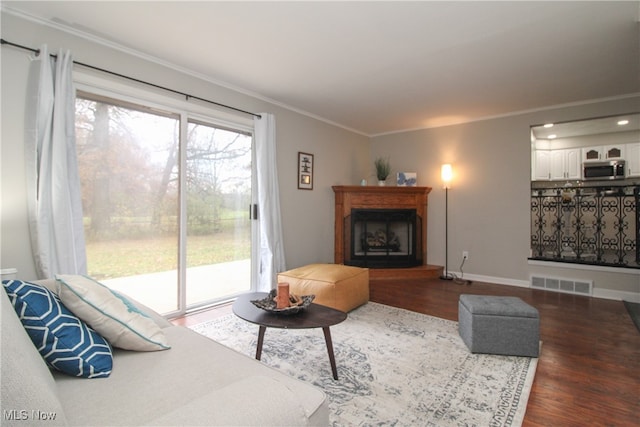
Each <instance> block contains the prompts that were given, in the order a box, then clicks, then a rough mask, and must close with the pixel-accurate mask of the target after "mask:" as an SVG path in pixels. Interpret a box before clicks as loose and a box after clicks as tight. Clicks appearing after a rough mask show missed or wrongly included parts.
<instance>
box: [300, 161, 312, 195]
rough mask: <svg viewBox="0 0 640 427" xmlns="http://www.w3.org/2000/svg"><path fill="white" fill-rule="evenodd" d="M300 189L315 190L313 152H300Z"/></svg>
mask: <svg viewBox="0 0 640 427" xmlns="http://www.w3.org/2000/svg"><path fill="white" fill-rule="evenodd" d="M298 189H300V190H313V154H309V153H302V152H300V151H299V152H298Z"/></svg>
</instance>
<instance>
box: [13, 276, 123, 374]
mask: <svg viewBox="0 0 640 427" xmlns="http://www.w3.org/2000/svg"><path fill="white" fill-rule="evenodd" d="M2 284H3V285H4V288H5V291H6V292H7V295H9V299H10V300H11V304H12V305H13V308H14V309H15V310H16V313H17V314H18V317H19V318H20V321H21V322H22V325H23V326H24V328H25V330H26V331H27V333H28V334H29V337H30V338H31V341H33V344H34V345H35V346H36V348H37V349H38V351H39V352H40V354H41V355H42V357H43V358H44V360H45V361H46V362H47V364H48V365H49V366H50V367H52V368H54V369H56V370H58V371H61V372H64V373H65V374H68V375H73V376H76V377H84V378H100V377H108V376H109V374H111V369H112V367H113V354H112V352H111V346H110V345H109V343H108V342H107V340H105V339H104V338H103V337H102V336H100V335H99V334H98V333H97V332H95V331H94V330H93V329H91V328H89V327H88V326H87V325H86V324H85V323H84V322H83V321H81V320H80V319H78V318H77V317H76V316H75V315H74V314H73V313H71V312H70V311H69V310H68V309H67V308H66V307H65V306H64V305H63V304H62V303H61V302H60V299H59V298H58V297H57V296H56V295H55V294H54V293H52V292H51V291H49V290H48V289H47V288H45V287H44V286H40V285H37V284H34V283H29V282H23V281H21V280H3V281H2Z"/></svg>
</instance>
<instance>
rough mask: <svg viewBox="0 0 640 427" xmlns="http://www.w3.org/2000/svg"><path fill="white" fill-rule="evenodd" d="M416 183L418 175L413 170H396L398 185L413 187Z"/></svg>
mask: <svg viewBox="0 0 640 427" xmlns="http://www.w3.org/2000/svg"><path fill="white" fill-rule="evenodd" d="M417 183H418V175H417V174H416V173H415V172H398V180H397V184H398V187H415V186H416V185H417Z"/></svg>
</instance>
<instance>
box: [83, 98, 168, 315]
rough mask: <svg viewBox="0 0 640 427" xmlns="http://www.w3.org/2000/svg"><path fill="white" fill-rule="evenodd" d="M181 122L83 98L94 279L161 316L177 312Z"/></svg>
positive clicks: (86, 203) (90, 261)
mask: <svg viewBox="0 0 640 427" xmlns="http://www.w3.org/2000/svg"><path fill="white" fill-rule="evenodd" d="M178 135H179V120H178V119H177V117H172V116H171V115H168V114H155V113H151V112H145V111H144V109H143V108H131V106H128V105H124V104H118V103H116V102H113V103H111V102H109V101H108V100H105V99H99V100H91V99H84V98H80V97H79V98H78V99H77V101H76V138H77V151H78V163H79V169H80V181H81V186H82V206H83V211H84V218H85V219H84V221H85V234H86V241H87V261H88V270H89V271H88V273H89V275H90V276H92V277H94V278H96V279H97V280H99V281H101V282H102V283H104V284H105V285H107V286H109V287H112V288H114V289H118V290H121V291H122V292H124V293H126V294H128V295H131V296H132V297H134V298H136V299H138V300H140V301H141V302H143V303H145V304H147V305H149V306H150V307H152V308H154V309H155V310H157V311H159V312H169V311H174V310H176V309H177V308H178V303H177V300H178V299H177V283H178V274H177V267H178V185H177V182H178V181H177V180H178V139H179V137H178Z"/></svg>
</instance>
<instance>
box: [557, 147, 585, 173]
mask: <svg viewBox="0 0 640 427" xmlns="http://www.w3.org/2000/svg"><path fill="white" fill-rule="evenodd" d="M581 159H582V157H581V150H580V149H579V148H572V149H567V150H552V151H551V161H550V165H551V166H550V177H551V180H565V179H580V178H581V177H582V161H581Z"/></svg>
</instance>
